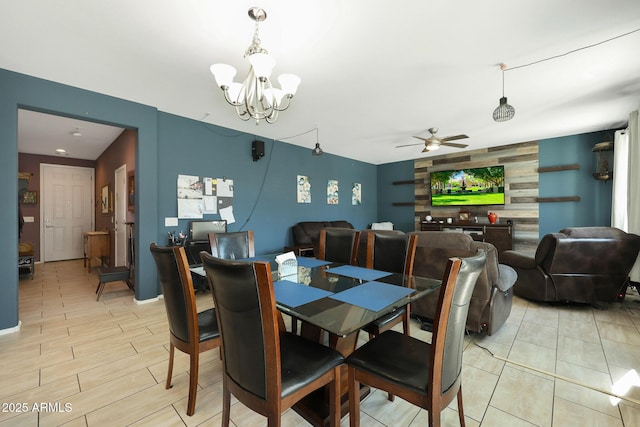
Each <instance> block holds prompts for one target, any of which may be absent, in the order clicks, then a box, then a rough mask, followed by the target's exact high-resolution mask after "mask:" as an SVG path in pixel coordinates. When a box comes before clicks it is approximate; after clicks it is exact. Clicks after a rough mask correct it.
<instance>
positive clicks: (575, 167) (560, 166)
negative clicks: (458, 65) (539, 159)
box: [538, 163, 580, 173]
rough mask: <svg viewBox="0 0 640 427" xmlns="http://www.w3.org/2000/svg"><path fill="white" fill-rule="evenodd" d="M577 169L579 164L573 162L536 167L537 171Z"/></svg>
mask: <svg viewBox="0 0 640 427" xmlns="http://www.w3.org/2000/svg"><path fill="white" fill-rule="evenodd" d="M578 169H580V165H579V164H577V163H574V164H572V165H558V166H544V167H541V168H538V173H545V172H559V171H571V170H578Z"/></svg>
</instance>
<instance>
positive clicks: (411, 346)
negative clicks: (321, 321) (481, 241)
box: [347, 251, 486, 427]
mask: <svg viewBox="0 0 640 427" xmlns="http://www.w3.org/2000/svg"><path fill="white" fill-rule="evenodd" d="M485 261H486V254H485V253H484V251H478V253H477V254H476V255H475V256H472V257H469V258H451V259H450V260H449V261H448V263H447V268H446V270H445V273H444V277H443V279H442V287H441V288H440V296H439V301H438V308H437V311H436V319H435V323H434V326H433V335H432V338H431V344H429V343H426V342H424V341H421V340H418V339H416V338H413V337H411V336H409V335H405V334H401V333H399V332H396V331H386V332H384V333H382V334H380V335H379V336H377V337H376V338H374V339H372V340H369V341H368V342H366V343H365V344H364V345H362V346H361V347H360V348H358V349H357V350H356V351H354V352H353V353H352V354H351V355H350V356H349V357H348V358H347V364H348V366H349V367H348V375H349V396H350V398H349V414H350V415H349V416H350V425H351V427H356V426H359V425H360V400H359V399H358V398H353V396H359V390H360V386H359V385H360V383H364V384H368V385H370V386H372V387H375V388H378V389H381V390H384V391H386V392H387V393H391V394H393V395H396V396H399V397H401V398H402V399H404V400H406V401H408V402H410V403H412V404H414V405H417V406H419V407H421V408H424V409H426V410H427V411H429V415H428V419H429V426H439V425H440V413H441V412H442V410H443V409H444V408H446V407H447V405H448V404H449V403H451V401H453V399H454V398H456V397H457V400H458V417H459V419H460V424H461V425H462V426H464V425H465V424H464V411H463V407H462V378H461V374H462V350H463V346H464V332H465V324H466V318H467V314H468V312H469V302H470V300H471V294H472V293H473V288H474V286H475V283H476V279H477V278H478V276H479V275H480V271H481V270H482V268H483V267H484V263H485Z"/></svg>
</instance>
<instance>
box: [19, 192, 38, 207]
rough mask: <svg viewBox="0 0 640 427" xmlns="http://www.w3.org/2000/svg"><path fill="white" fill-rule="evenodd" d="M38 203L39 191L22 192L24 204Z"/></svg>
mask: <svg viewBox="0 0 640 427" xmlns="http://www.w3.org/2000/svg"><path fill="white" fill-rule="evenodd" d="M37 203H38V192H37V191H25V192H23V193H22V204H23V205H35V204H37Z"/></svg>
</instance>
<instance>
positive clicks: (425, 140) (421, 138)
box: [414, 136, 429, 142]
mask: <svg viewBox="0 0 640 427" xmlns="http://www.w3.org/2000/svg"><path fill="white" fill-rule="evenodd" d="M414 138H416V139H420V140H422V141H424V142H427V141H428V140H429V138H424V137H422V136H414Z"/></svg>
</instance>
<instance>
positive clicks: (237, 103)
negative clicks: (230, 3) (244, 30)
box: [211, 7, 300, 125]
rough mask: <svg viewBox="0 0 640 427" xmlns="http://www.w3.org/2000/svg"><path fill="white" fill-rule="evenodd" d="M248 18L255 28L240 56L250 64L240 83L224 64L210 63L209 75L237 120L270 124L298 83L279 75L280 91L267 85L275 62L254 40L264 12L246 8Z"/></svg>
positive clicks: (256, 8)
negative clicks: (234, 110) (235, 114)
mask: <svg viewBox="0 0 640 427" xmlns="http://www.w3.org/2000/svg"><path fill="white" fill-rule="evenodd" d="M249 17H251V19H253V20H254V21H255V23H256V29H255V32H254V33H253V40H252V42H251V45H250V46H249V47H248V48H247V50H246V51H245V53H244V57H245V58H248V60H249V63H250V64H251V67H250V68H249V74H248V75H247V77H246V78H245V79H244V82H242V83H238V82H234V81H233V78H234V77H235V75H236V72H237V71H236V69H235V68H233V67H232V66H231V65H228V64H213V65H212V66H211V72H212V73H213V76H214V77H215V79H216V83H217V84H218V86H220V89H222V90H223V91H224V98H225V99H226V100H227V102H228V103H229V104H231V105H233V106H234V107H235V109H236V113H237V114H238V117H240V118H241V119H242V120H245V121H246V120H249V119H254V120H255V121H256V125H257V124H259V123H260V120H263V119H264V120H266V121H267V123H274V122H275V121H276V120H277V119H278V113H279V112H280V111H284V110H286V109H287V108H288V107H289V103H290V101H291V98H293V95H295V93H296V90H297V89H298V85H299V84H300V77H298V76H296V75H294V74H281V75H280V76H278V82H279V83H280V88H276V87H274V86H273V85H272V84H271V80H269V78H270V77H271V72H272V70H273V67H274V66H275V65H276V61H275V59H273V57H272V56H271V55H269V52H267V50H266V49H264V48H262V46H260V38H259V37H258V25H259V23H260V22H262V21H264V20H265V19H266V18H267V12H265V11H264V10H263V9H261V8H259V7H252V8H251V9H249Z"/></svg>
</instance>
